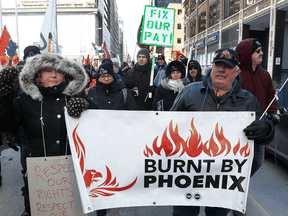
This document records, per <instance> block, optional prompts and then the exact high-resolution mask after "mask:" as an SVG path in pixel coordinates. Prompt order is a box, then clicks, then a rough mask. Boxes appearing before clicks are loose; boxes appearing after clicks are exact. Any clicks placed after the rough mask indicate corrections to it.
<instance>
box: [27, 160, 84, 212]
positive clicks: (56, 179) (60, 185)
mask: <svg viewBox="0 0 288 216" xmlns="http://www.w3.org/2000/svg"><path fill="white" fill-rule="evenodd" d="M27 171H28V184H29V199H30V207H31V215H32V216H58V215H61V216H64V215H69V216H81V215H84V214H83V211H82V205H81V200H80V196H79V190H78V186H77V182H76V176H75V170H74V166H73V161H72V158H71V155H68V156H54V157H28V158H27Z"/></svg>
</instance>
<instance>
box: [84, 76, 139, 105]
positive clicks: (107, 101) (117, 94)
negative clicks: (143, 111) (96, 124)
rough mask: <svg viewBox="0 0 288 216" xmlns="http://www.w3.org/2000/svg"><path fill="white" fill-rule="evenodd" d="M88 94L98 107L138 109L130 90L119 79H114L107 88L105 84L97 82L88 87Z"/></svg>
mask: <svg viewBox="0 0 288 216" xmlns="http://www.w3.org/2000/svg"><path fill="white" fill-rule="evenodd" d="M125 91H126V92H125ZM88 96H90V97H91V98H92V99H93V100H94V101H95V102H96V103H97V104H98V105H99V108H100V109H110V110H137V109H138V106H137V104H136V102H135V100H134V97H133V95H132V93H131V90H130V89H127V88H126V87H125V85H124V83H123V82H122V81H119V80H115V82H114V83H113V84H112V85H111V86H110V87H109V88H107V87H106V85H105V84H102V83H100V82H97V85H96V86H93V87H92V88H90V89H89V91H88ZM124 98H125V99H124Z"/></svg>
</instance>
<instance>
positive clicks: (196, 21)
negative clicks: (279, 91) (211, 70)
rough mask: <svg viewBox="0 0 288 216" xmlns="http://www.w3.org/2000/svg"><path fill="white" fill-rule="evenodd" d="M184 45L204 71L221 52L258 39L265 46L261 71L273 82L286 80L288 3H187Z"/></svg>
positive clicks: (252, 0)
mask: <svg viewBox="0 0 288 216" xmlns="http://www.w3.org/2000/svg"><path fill="white" fill-rule="evenodd" d="M182 7H183V12H184V17H183V22H184V44H183V46H182V52H183V53H185V54H186V55H188V51H189V48H190V46H192V48H193V50H194V55H195V58H196V60H198V61H199V62H200V64H201V65H202V66H203V67H204V68H205V67H209V66H210V65H211V61H212V59H213V55H214V52H215V51H216V50H217V49H219V48H224V47H229V48H235V47H236V46H237V44H238V43H239V42H241V41H242V40H243V39H246V38H251V37H253V38H257V39H258V40H259V41H260V42H261V44H262V45H263V50H264V58H263V63H262V67H263V68H265V69H267V70H268V71H269V72H270V74H271V77H272V79H273V81H274V82H276V83H280V82H281V77H282V80H283V78H284V77H286V76H287V73H288V62H287V61H285V59H287V58H288V49H287V48H288V1H287V0H286V1H285V0H185V1H183V4H182Z"/></svg>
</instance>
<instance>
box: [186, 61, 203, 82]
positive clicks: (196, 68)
mask: <svg viewBox="0 0 288 216" xmlns="http://www.w3.org/2000/svg"><path fill="white" fill-rule="evenodd" d="M187 78H188V79H189V80H190V83H193V82H200V81H202V70H201V66H200V64H199V62H198V61H196V60H190V61H189V63H188V74H187Z"/></svg>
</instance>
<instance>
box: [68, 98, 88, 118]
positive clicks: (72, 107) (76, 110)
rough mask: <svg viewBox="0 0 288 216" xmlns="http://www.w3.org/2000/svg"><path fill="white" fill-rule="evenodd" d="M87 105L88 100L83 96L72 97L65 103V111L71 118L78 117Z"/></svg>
mask: <svg viewBox="0 0 288 216" xmlns="http://www.w3.org/2000/svg"><path fill="white" fill-rule="evenodd" d="M88 107H89V102H88V101H87V100H85V99H83V98H73V99H71V100H70V101H69V102H68V104H67V112H68V114H69V115H70V116H71V117H73V118H79V117H80V116H81V113H82V112H83V111H84V110H87V109H88Z"/></svg>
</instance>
